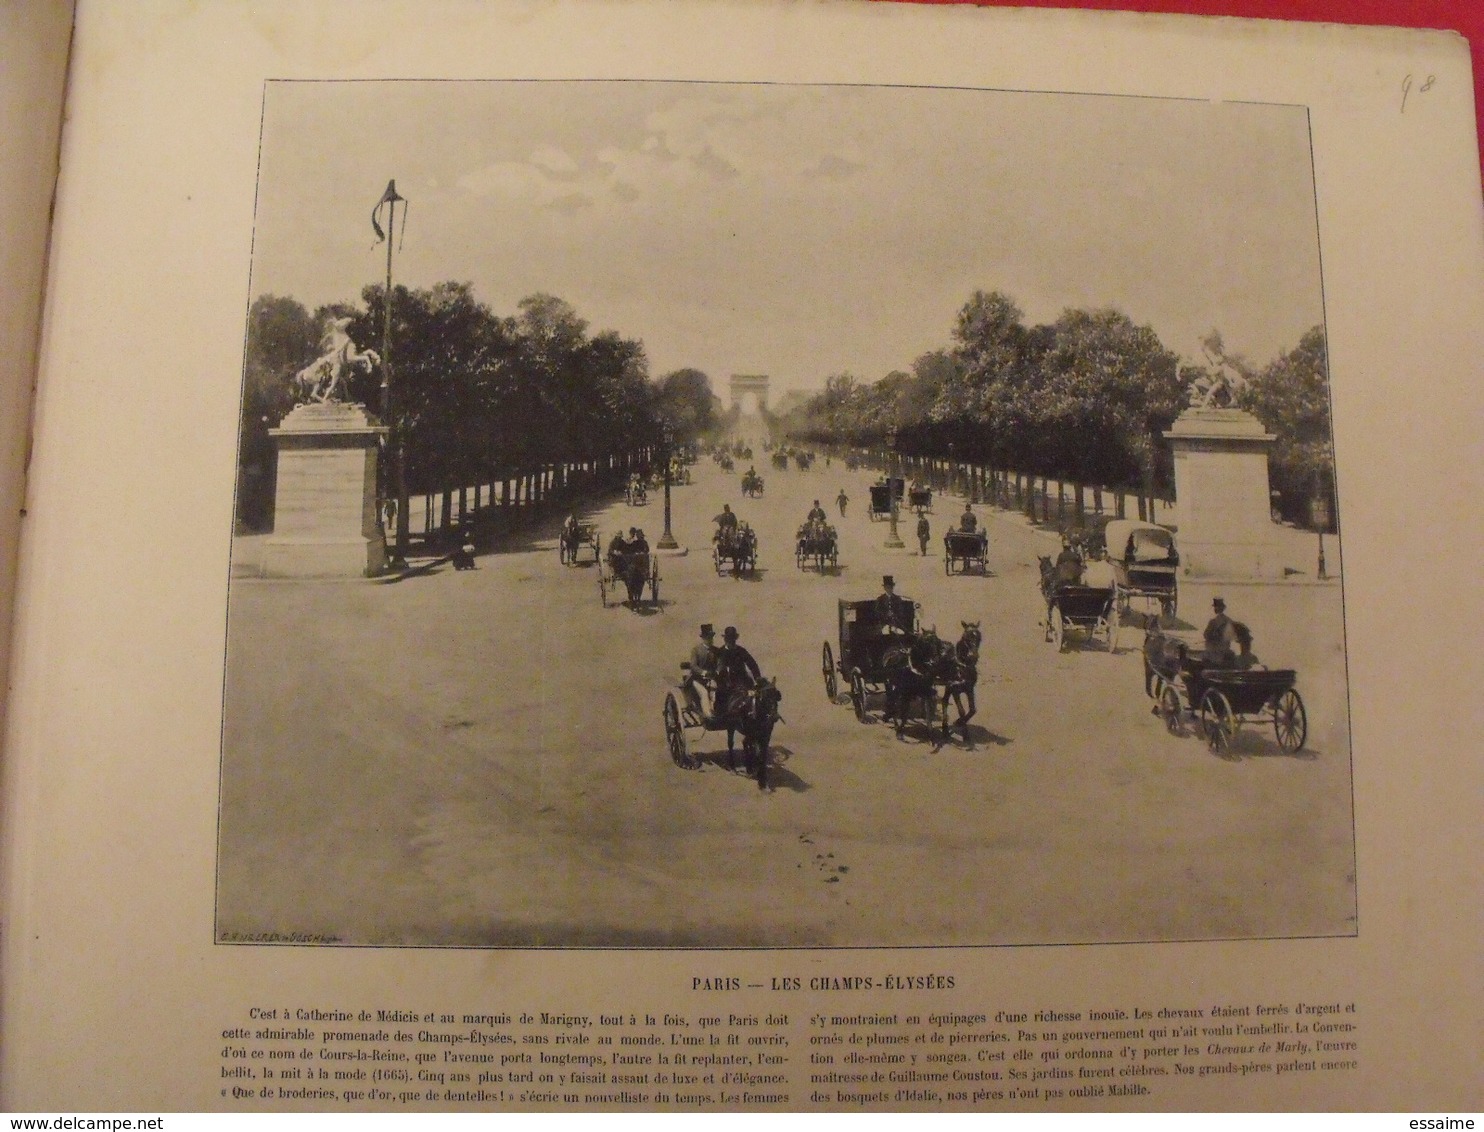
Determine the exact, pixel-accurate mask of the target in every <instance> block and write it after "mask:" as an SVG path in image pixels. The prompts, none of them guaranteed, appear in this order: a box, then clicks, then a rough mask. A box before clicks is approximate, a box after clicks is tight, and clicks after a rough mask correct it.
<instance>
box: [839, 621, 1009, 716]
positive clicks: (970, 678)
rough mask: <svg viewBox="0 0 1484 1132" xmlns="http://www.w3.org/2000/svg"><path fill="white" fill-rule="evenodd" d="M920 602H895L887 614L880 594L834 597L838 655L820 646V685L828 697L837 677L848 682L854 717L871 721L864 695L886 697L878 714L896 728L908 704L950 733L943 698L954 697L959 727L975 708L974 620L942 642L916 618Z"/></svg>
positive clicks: (976, 627)
mask: <svg viewBox="0 0 1484 1132" xmlns="http://www.w3.org/2000/svg"><path fill="white" fill-rule="evenodd" d="M917 614H918V606H917V605H916V604H915V603H912V602H907V601H901V602H898V603H896V612H895V614H892V613H888V612H887V611H886V609H885V607H884V606H883V604H882V602H881V601H880V599H875V600H870V601H846V600H844V599H841V600H840V601H839V602H838V616H839V634H838V638H837V639H838V641H839V647H840V659H839V661H838V662H837V661H836V660H835V653H834V651H833V650H832V649H831V647H830V642H829V641H825V642H824V647H823V649H822V651H821V664H822V670H823V673H824V690H825V695H827V696H828V697H829V698H830V700H831V702H834V700H835V697H836V696H837V695H838V694H839V690H840V685H839V678H840V677H844V678H845V680H846V681H848V686H849V690H850V703H851V706H852V707H853V708H854V709H855V717H856V719H858V720H860V721H861V722H862V723H866V722H869V720H870V715H869V697H871V696H876V695H884V696H885V699H886V703H885V709H884V711H883V713H882V719H883V720H893V721H894V722H895V723H896V728H897V733H898V734H900V733H901V731H902V729H903V727H904V725H905V724H906V721H907V715H908V711H909V707H910V704H911V703H912V701H914V700H916V701H918V702H920V703H921V705H922V716H923V721H924V722H925V723H926V724H927V727H928V730H929V731H933V730H935V729H937V728H939V727H941V730H942V733H943V734H944V735H945V736H946V735H947V734H948V702H949V700H950V699H952V700H954V701H955V702H956V703H957V706H958V711H959V718H958V725H960V726H963V725H966V724H967V723H968V721H969V719H970V718H971V717H972V716H973V715H974V713H975V710H976V709H975V703H974V686H975V684H976V682H977V680H978V661H979V644H980V641H981V640H982V636H981V633H980V629H979V625H978V623H977V622H974V623H969V622H964V624H963V628H964V634H963V636H962V637H961V638H960V640H959V642H958V643H957V644H956V645H952V644H949V643H948V642H946V641H944V640H942V639H941V638H940V637H939V636H938V635H937V633H936V632H934V631H933V630H931V629H921V628H919V626H918V622H917Z"/></svg>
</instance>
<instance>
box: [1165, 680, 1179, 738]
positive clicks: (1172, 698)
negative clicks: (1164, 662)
mask: <svg viewBox="0 0 1484 1132" xmlns="http://www.w3.org/2000/svg"><path fill="white" fill-rule="evenodd" d="M1159 717H1160V718H1161V719H1163V720H1164V721H1165V730H1166V731H1168V732H1169V733H1170V734H1171V735H1174V736H1177V737H1178V736H1182V735H1184V734H1185V723H1184V721H1183V720H1182V719H1181V715H1180V693H1179V692H1177V691H1176V690H1175V686H1174V685H1173V684H1166V683H1165V682H1164V681H1163V680H1161V681H1160V688H1159Z"/></svg>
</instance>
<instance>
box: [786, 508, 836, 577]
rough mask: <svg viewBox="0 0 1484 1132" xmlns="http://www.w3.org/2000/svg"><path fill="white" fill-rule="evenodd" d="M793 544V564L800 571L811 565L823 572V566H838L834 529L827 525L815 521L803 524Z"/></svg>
mask: <svg viewBox="0 0 1484 1132" xmlns="http://www.w3.org/2000/svg"><path fill="white" fill-rule="evenodd" d="M796 537H797V541H796V542H795V543H794V563H795V565H797V566H798V568H799V569H800V570H803V569H804V568H805V567H807V566H809V565H810V564H811V563H812V564H813V566H814V568H815V569H817V570H820V571H823V570H824V568H825V566H826V565H828V566H830V567H835V566H838V565H839V564H840V544H839V539H838V537H837V536H836V533H835V528H834V527H832V526H830V524H829V523H825V522H820V521H818V520H815V521H813V522H808V523H805V524H804V525H803V526H801V527H800V528H799V530H798V534H797V536H796Z"/></svg>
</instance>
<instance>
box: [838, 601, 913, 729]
mask: <svg viewBox="0 0 1484 1132" xmlns="http://www.w3.org/2000/svg"><path fill="white" fill-rule="evenodd" d="M837 605H838V616H839V634H838V638H837V639H838V641H839V646H840V658H839V661H838V662H837V661H836V659H835V653H834V650H833V649H832V648H831V647H830V642H829V641H825V643H824V649H823V651H822V657H821V660H822V664H823V670H824V691H825V695H827V696H829V698H830V700H831V701H832V702H833V701H834V699H835V697H836V696H837V695H838V694H839V691H840V683H839V678H840V677H843V678H844V679H845V681H846V683H847V684H848V686H849V688H850V703H851V706H853V707H854V708H855V717H856V718H857V719H859V720H860V721H861V722H862V723H865V722H867V720H868V716H867V714H866V697H867V696H871V695H880V694H882V693H884V692H885V691H886V680H887V676H888V675H889V673H888V671H887V664H886V653H887V651H888V650H891V649H901V648H905V647H907V646H909V645H911V643H912V641H913V640H915V639H916V637H917V606H916V604H914V603H913V602H909V601H902V602H899V603H898V606H897V609H898V612H897V615H896V616H895V618H891V619H889V618H886V617H885V616H883V613H882V609H881V606H880V604H879V603H878V602H877V601H876V600H875V599H870V600H867V601H846V600H845V599H843V598H841V599H839V601H838V602H837Z"/></svg>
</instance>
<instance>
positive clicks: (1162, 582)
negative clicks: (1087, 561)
mask: <svg viewBox="0 0 1484 1132" xmlns="http://www.w3.org/2000/svg"><path fill="white" fill-rule="evenodd" d="M1103 537H1104V540H1105V542H1106V543H1107V547H1108V561H1109V563H1110V564H1111V565H1112V567H1113V607H1114V609H1115V610H1116V611H1117V612H1118V613H1119V614H1124V613H1127V612H1129V610H1130V608H1131V607H1132V604H1133V603H1134V602H1135V601H1141V602H1144V603H1146V604H1148V605H1158V606H1159V611H1160V613H1161V614H1162V615H1163V616H1165V617H1167V618H1169V617H1174V616H1175V610H1176V607H1177V604H1178V592H1177V591H1178V583H1177V580H1176V579H1177V577H1178V575H1179V573H1180V554H1179V552H1178V551H1177V550H1176V549H1175V536H1174V535H1173V534H1172V533H1171V532H1170V531H1169V530H1167V529H1166V528H1164V527H1160V526H1156V525H1155V524H1153V523H1144V522H1138V521H1135V520H1132V519H1114V520H1112V521H1111V522H1109V523H1108V525H1107V527H1106V528H1105V529H1104V532H1103Z"/></svg>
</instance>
